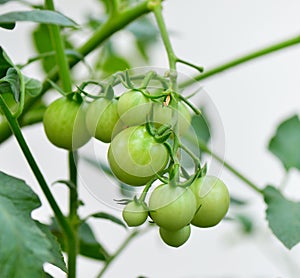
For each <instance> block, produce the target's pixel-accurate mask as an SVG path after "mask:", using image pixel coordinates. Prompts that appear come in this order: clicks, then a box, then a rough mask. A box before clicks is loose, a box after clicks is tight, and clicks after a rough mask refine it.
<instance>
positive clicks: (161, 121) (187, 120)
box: [153, 102, 192, 135]
mask: <svg viewBox="0 0 300 278" xmlns="http://www.w3.org/2000/svg"><path fill="white" fill-rule="evenodd" d="M191 120H192V118H191V114H190V111H189V109H188V108H187V107H186V105H185V104H184V103H182V102H178V108H177V109H175V108H174V104H173V103H172V102H171V104H170V105H169V106H163V105H162V104H160V103H154V104H153V122H154V123H155V124H156V126H157V127H159V126H161V125H166V124H170V125H171V126H172V127H173V128H174V126H175V124H176V123H178V134H180V135H182V134H184V133H185V132H186V131H187V130H188V129H189V127H190V124H191Z"/></svg>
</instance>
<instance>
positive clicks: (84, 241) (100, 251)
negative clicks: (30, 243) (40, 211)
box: [49, 218, 108, 261]
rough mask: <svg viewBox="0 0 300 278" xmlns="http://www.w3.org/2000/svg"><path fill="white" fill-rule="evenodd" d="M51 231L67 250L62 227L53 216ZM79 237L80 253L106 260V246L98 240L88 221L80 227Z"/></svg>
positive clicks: (64, 249)
mask: <svg viewBox="0 0 300 278" xmlns="http://www.w3.org/2000/svg"><path fill="white" fill-rule="evenodd" d="M49 228H50V230H51V232H52V233H53V234H54V235H55V236H56V238H57V240H58V242H59V243H60V245H61V248H62V249H63V251H66V246H67V245H66V242H65V238H64V234H63V233H62V231H61V229H60V228H59V227H58V225H57V222H56V220H55V219H53V218H52V223H51V225H50V227H49ZM78 237H79V254H81V255H82V256H85V257H88V258H92V259H96V260H100V261H105V260H106V259H107V257H108V254H107V252H106V250H105V248H104V247H103V246H102V244H101V243H100V242H98V241H97V239H96V238H95V235H94V233H93V231H92V229H91V227H90V226H89V225H88V223H86V222H84V223H82V224H81V225H80V226H79V228H78Z"/></svg>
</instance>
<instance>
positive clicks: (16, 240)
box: [0, 172, 65, 278]
mask: <svg viewBox="0 0 300 278" xmlns="http://www.w3.org/2000/svg"><path fill="white" fill-rule="evenodd" d="M40 205H41V203H40V200H39V198H38V196H37V195H36V194H35V193H34V192H33V191H32V190H31V189H30V187H29V186H28V185H27V184H26V183H25V182H24V181H22V180H20V179H17V178H14V177H11V176H8V175H6V174H4V173H3V172H0V226H1V232H0V245H1V249H0V277H16V278H17V277H32V278H36V277H37V278H38V277H42V275H43V273H44V270H43V264H44V263H46V262H49V263H58V261H57V258H56V255H57V254H56V255H55V254H54V253H53V245H52V241H51V240H49V239H48V237H47V235H46V234H45V233H44V232H43V231H42V230H41V229H40V225H39V224H38V225H37V223H36V222H35V221H34V220H33V219H32V218H31V216H30V214H31V211H32V210H34V209H36V208H38V207H39V206H40ZM58 265H59V266H62V265H61V264H60V263H58ZM64 269H65V268H64ZM64 269H62V270H64Z"/></svg>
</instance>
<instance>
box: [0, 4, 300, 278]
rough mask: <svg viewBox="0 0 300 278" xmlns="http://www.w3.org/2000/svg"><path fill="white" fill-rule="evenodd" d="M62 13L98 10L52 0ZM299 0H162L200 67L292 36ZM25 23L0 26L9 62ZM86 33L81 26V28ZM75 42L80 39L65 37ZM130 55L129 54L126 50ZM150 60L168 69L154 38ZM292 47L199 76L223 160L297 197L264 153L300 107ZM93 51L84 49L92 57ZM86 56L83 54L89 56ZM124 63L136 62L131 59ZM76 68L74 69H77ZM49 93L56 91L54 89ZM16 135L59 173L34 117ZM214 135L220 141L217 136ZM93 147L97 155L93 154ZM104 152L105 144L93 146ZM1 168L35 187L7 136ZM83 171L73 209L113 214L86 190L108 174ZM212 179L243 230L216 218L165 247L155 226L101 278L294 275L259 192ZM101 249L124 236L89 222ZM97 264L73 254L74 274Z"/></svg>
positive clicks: (298, 52) (63, 162) (180, 46)
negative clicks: (219, 128)
mask: <svg viewBox="0 0 300 278" xmlns="http://www.w3.org/2000/svg"><path fill="white" fill-rule="evenodd" d="M56 5H57V8H58V9H59V10H60V11H61V12H63V13H64V14H66V15H68V16H70V17H72V18H73V19H74V20H75V21H77V22H78V23H82V22H83V20H84V19H85V18H86V15H88V14H93V15H97V12H98V14H100V13H101V6H100V5H99V3H98V1H96V0H87V1H71V0H65V1H56ZM21 8H22V9H23V6H20V5H18V4H9V5H4V6H3V8H2V7H1V13H4V12H6V11H10V10H15V9H21ZM299 10H300V2H299V1H296V0H290V1H283V0H265V1H259V0H252V1H238V0H226V1H225V0H218V1H217V0H210V1H202V0H198V1H195V0H194V1H192V0H187V1H180V0H173V1H168V0H167V1H165V3H164V15H165V20H166V23H167V26H168V28H169V30H170V32H171V39H172V43H173V46H174V50H175V52H176V54H177V55H178V56H179V57H181V58H184V59H186V60H188V61H192V62H194V63H195V64H198V65H202V66H204V68H205V69H209V68H211V67H213V66H215V65H217V64H220V63H222V62H225V61H228V60H230V59H232V58H235V57H237V56H240V55H243V54H246V53H248V52H250V51H253V50H256V49H258V48H261V47H264V46H267V45H270V44H272V43H276V42H278V41H281V40H284V39H288V38H290V37H292V36H296V35H297V34H299V35H300V21H299ZM34 27H35V25H34V24H31V23H27V24H22V25H21V24H19V25H17V27H16V29H15V30H14V31H13V32H11V31H7V30H4V29H1V30H0V45H1V46H2V47H3V48H4V49H5V50H6V52H7V53H8V54H9V56H10V57H11V59H12V60H13V61H15V62H19V63H24V62H25V61H26V60H27V59H28V57H29V56H30V55H31V54H32V52H33V45H32V42H31V38H30V36H29V32H30V31H31V30H32V29H33V28H34ZM87 35H88V34H87ZM73 39H74V40H75V41H76V44H77V43H78V45H80V44H81V43H83V42H84V40H85V37H84V36H81V37H79V38H77V37H74V38H73ZM113 40H114V42H115V44H116V45H117V46H118V47H119V49H118V51H120V52H121V53H125V52H126V51H129V52H130V49H131V50H132V48H131V45H130V44H131V43H132V38H131V37H130V35H128V34H127V33H126V32H125V33H124V32H123V33H120V34H118V35H116V36H114V38H113ZM131 55H133V56H132V57H134V55H135V54H134V52H133V53H131ZM149 57H150V60H149V64H150V65H151V66H153V67H167V65H168V63H167V57H166V54H165V50H164V48H163V45H162V43H161V42H160V41H159V42H158V43H156V44H154V45H153V47H152V48H151V49H150V54H149ZM299 57H300V45H298V46H293V47H290V48H288V49H284V50H282V51H279V52H275V53H273V54H271V55H268V56H266V57H262V58H260V59H257V60H254V61H251V62H249V63H247V64H244V65H242V66H239V67H237V68H234V69H231V70H229V71H227V72H225V73H222V74H219V75H217V76H213V77H211V78H209V79H207V80H205V81H203V82H201V83H200V86H202V87H203V88H204V89H205V91H206V93H207V94H208V95H209V97H210V100H211V101H212V103H213V104H214V106H215V107H216V109H217V111H218V117H220V119H221V120H222V125H223V129H224V135H225V160H226V161H227V162H229V163H231V164H232V165H234V166H235V167H236V168H237V169H239V170H240V171H241V172H242V173H244V174H245V175H246V176H247V177H249V178H250V179H251V180H253V181H254V182H255V183H257V184H258V185H259V186H261V187H263V186H265V185H267V184H272V185H276V186H279V185H280V184H281V183H283V182H284V183H286V189H285V191H284V192H285V194H286V195H287V196H289V197H290V198H291V199H294V200H299V198H300V192H299V191H300V190H299V185H298V184H299V182H300V175H299V173H298V172H296V171H290V173H289V175H288V176H286V175H285V172H284V169H283V168H282V166H281V164H280V162H279V161H278V160H277V159H276V158H275V157H274V156H273V155H272V154H271V153H270V152H268V151H267V148H266V147H267V145H268V142H269V139H270V138H271V137H272V135H273V134H274V132H275V130H276V126H277V124H278V123H279V122H281V121H282V120H283V119H285V118H287V117H289V116H291V115H293V114H295V113H296V114H299V110H300V108H299V101H300V95H299V85H300V59H299ZM92 58H93V55H92ZM92 58H91V57H90V59H92ZM134 63H135V62H134V61H133V66H144V65H145V62H144V63H143V64H139V61H137V62H136V63H135V64H134ZM179 70H180V71H182V72H184V73H185V74H187V75H190V76H193V75H195V74H197V72H195V71H194V70H193V69H190V68H187V67H185V66H183V67H179ZM25 74H27V75H29V76H31V77H35V78H42V76H43V75H42V74H41V71H40V67H39V66H38V65H36V64H35V65H33V66H30V67H29V68H26V70H25ZM76 74H78V75H80V72H78V70H77V72H76ZM54 97H57V95H54ZM24 134H25V137H26V139H27V141H28V143H29V145H30V147H31V150H32V152H33V154H34V156H35V157H36V159H37V161H38V163H39V165H40V166H41V169H42V171H43V172H44V173H45V176H46V178H47V180H48V181H49V183H51V182H53V181H55V180H58V179H64V178H66V177H67V155H66V153H65V151H63V150H59V149H57V148H55V147H54V146H52V145H51V144H50V143H49V142H48V140H47V139H46V136H45V134H44V132H43V127H42V125H40V124H39V125H34V126H32V127H28V128H25V129H24ZM222 140H223V139H222ZM100 153H102V154H100ZM99 154H100V155H102V157H103V158H104V159H105V156H106V154H105V148H104V147H100V148H99ZM0 158H1V159H0V169H1V171H4V172H6V173H8V174H11V175H15V176H17V177H19V178H22V179H25V180H26V182H27V183H28V184H29V185H31V186H32V188H33V189H34V191H35V192H36V193H38V194H39V196H42V194H41V191H40V189H39V187H38V185H37V183H36V181H35V179H34V177H33V175H32V173H31V171H30V169H29V167H28V166H27V164H26V162H25V159H24V158H23V155H22V154H21V152H20V150H19V147H18V145H17V144H16V141H15V139H13V138H10V139H9V140H8V141H6V142H5V143H4V144H2V145H1V147H0ZM79 167H80V170H79V171H82V172H83V173H85V174H84V178H83V179H82V186H80V195H81V199H82V200H83V201H84V203H85V204H86V206H85V207H82V208H81V210H80V214H81V215H82V216H85V215H88V214H89V213H91V212H95V211H107V212H111V213H114V214H115V215H116V216H120V215H121V212H120V211H119V210H117V209H116V208H114V207H113V206H108V205H107V204H105V202H101V201H99V198H97V196H95V194H93V193H94V192H93V190H91V188H89V187H88V186H86V184H87V183H88V181H87V180H86V176H90V178H91V180H92V181H93V182H95V181H97V180H95V179H98V178H99V182H98V184H99V186H102V184H103V183H109V182H110V181H109V180H108V179H106V178H104V177H102V178H101V176H100V177H99V175H94V174H93V173H89V172H88V171H89V170H88V169H87V168H86V167H87V165H85V164H84V163H82V165H81V164H80V165H79ZM220 176H221V178H222V179H223V180H224V182H225V183H226V184H227V186H228V188H229V190H230V192H231V194H232V195H233V196H235V197H238V198H240V199H242V200H245V201H247V205H245V206H240V207H233V206H232V207H231V208H230V211H229V215H238V214H242V215H245V216H247V218H249V220H251V222H252V230H251V232H250V233H249V232H248V233H247V232H246V231H245V226H243V225H242V224H241V223H239V222H232V221H223V222H222V223H220V224H219V225H218V226H216V227H214V228H211V229H197V228H193V229H192V235H191V238H190V240H189V241H188V242H187V243H186V244H185V245H183V246H182V247H180V248H178V249H174V248H171V247H168V246H166V245H165V244H163V243H162V241H161V240H160V238H159V234H158V230H157V229H156V228H154V229H152V230H150V231H148V232H147V233H145V234H142V235H141V236H139V237H138V238H137V239H135V240H134V241H133V242H132V243H131V244H130V245H129V246H128V247H127V249H126V250H125V251H124V252H123V253H122V255H121V256H120V257H119V258H118V259H117V260H116V261H114V262H113V264H112V265H111V267H110V269H109V270H108V271H107V273H106V275H105V276H104V277H128V278H129V277H130V278H131V277H139V276H143V277H155V278H162V277H174V278H175V277H177V278H196V277H205V278H206V277H208V278H210V277H211V278H215V277H239V278H243V277H245V278H246V277H259V278H262V277H299V274H300V266H299V256H300V247H299V246H296V247H294V248H293V249H292V250H291V251H289V250H287V249H286V248H285V247H284V246H283V245H282V244H281V243H280V242H279V241H278V240H277V239H276V238H275V237H274V236H273V235H272V233H271V232H270V230H269V228H268V225H267V222H266V221H265V205H264V203H263V200H262V198H261V197H260V196H258V195H257V194H256V193H255V192H254V191H252V190H251V189H249V188H248V187H247V186H245V185H244V184H243V183H242V182H241V181H240V180H238V179H237V178H236V177H234V176H233V175H232V174H231V173H229V172H228V171H227V170H226V169H223V170H222V172H221V174H220ZM53 192H54V194H55V196H56V198H57V199H58V201H59V203H61V204H62V206H63V208H64V211H67V206H68V204H67V196H68V193H67V189H66V188H64V187H61V186H59V185H58V186H54V187H53ZM41 199H42V202H43V206H42V207H41V208H39V209H38V210H36V211H34V213H33V216H34V217H35V218H38V219H39V220H41V221H44V222H48V221H49V215H50V208H49V206H48V205H47V203H46V201H45V199H44V198H43V197H41ZM90 224H91V226H93V228H94V230H95V234H96V236H97V238H99V239H100V240H101V241H102V242H103V244H104V246H106V247H107V248H108V250H109V251H111V252H113V251H114V250H116V248H118V246H119V244H120V243H121V242H122V241H123V239H124V238H125V237H126V235H127V233H128V232H127V231H125V230H124V229H123V228H122V227H119V226H116V225H115V224H111V223H109V222H105V221H102V220H96V221H94V222H93V223H90ZM46 268H47V270H48V271H49V273H52V274H53V276H54V277H65V276H64V274H63V273H62V272H61V271H60V270H58V269H56V268H55V267H52V266H46ZM100 269H101V263H99V262H97V261H92V260H88V259H86V258H83V257H80V258H79V267H78V277H95V276H96V274H97V273H98V272H99V270H100Z"/></svg>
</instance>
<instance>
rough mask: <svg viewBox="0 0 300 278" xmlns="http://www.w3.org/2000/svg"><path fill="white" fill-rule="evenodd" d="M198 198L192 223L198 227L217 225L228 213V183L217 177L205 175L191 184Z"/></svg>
mask: <svg viewBox="0 0 300 278" xmlns="http://www.w3.org/2000/svg"><path fill="white" fill-rule="evenodd" d="M191 190H192V191H193V192H194V194H195V196H196V200H197V208H198V209H197V212H196V214H195V216H194V218H193V220H192V224H193V225H195V226H197V227H212V226H215V225H217V224H218V223H219V222H220V221H221V220H222V219H223V218H224V216H225V215H226V213H227V211H228V208H229V203H230V196H229V192H228V189H227V187H226V185H225V184H224V183H223V182H222V181H221V180H220V179H218V178H217V177H213V176H205V177H201V178H199V179H197V180H196V181H194V182H193V183H192V185H191Z"/></svg>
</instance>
